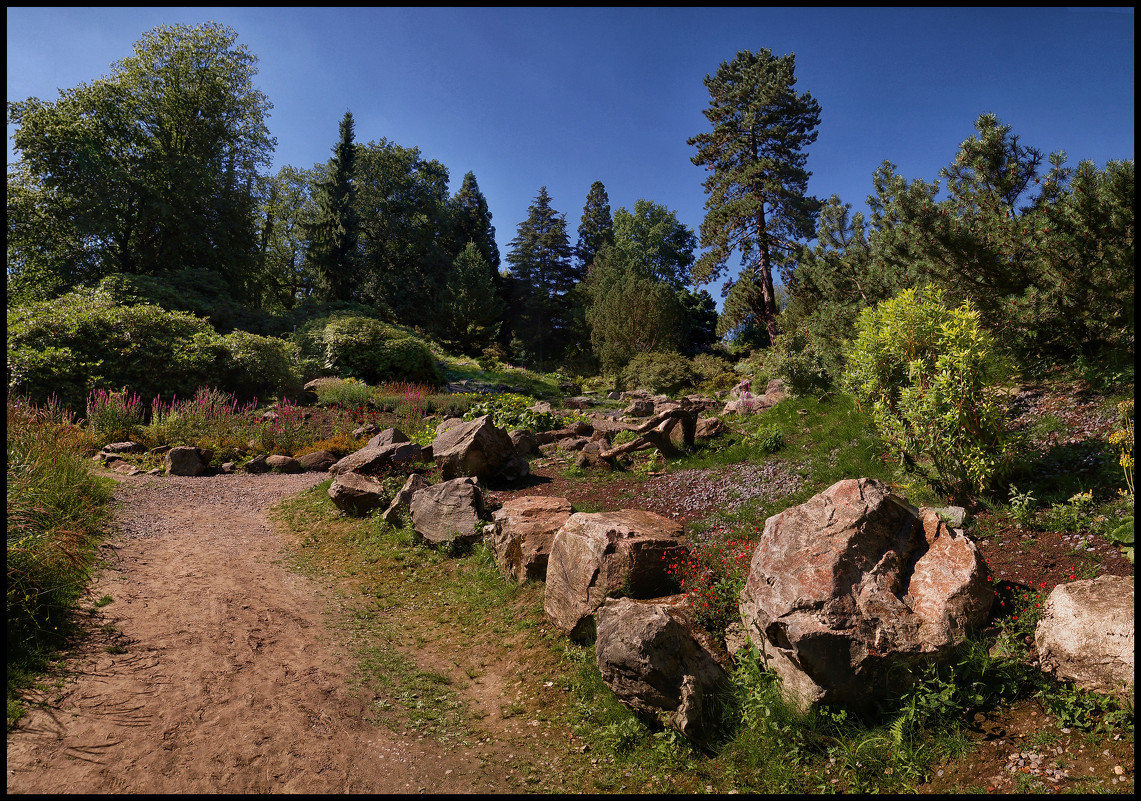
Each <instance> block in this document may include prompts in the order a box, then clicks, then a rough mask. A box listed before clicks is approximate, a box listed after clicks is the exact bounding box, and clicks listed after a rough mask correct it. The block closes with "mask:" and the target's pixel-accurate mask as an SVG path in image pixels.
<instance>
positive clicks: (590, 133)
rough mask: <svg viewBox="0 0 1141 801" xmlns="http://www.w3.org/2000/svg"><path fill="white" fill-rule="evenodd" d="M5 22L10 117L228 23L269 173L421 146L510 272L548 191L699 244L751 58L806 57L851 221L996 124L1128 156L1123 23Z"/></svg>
mask: <svg viewBox="0 0 1141 801" xmlns="http://www.w3.org/2000/svg"><path fill="white" fill-rule="evenodd" d="M7 21H8V99H9V100H22V99H24V98H27V97H31V96H37V97H40V98H42V99H45V100H47V99H54V98H55V97H56V96H57V90H58V89H61V88H70V87H73V86H76V85H78V84H79V83H82V82H86V81H91V80H94V79H97V78H99V77H100V76H103V75H107V74H109V73H110V71H111V70H110V65H111V63H112V62H113V61H115V60H117V59H119V58H123V57H125V56H128V55H130V53H131V48H132V45H133V44H134V43H135V42H136V41H137V40H138V39H139V38H140V37H141V36H142V34H143V33H144V32H145V31H148V30H150V29H151V28H153V27H155V26H157V25H159V24H163V23H166V24H175V23H182V24H195V23H199V22H206V21H216V22H220V23H222V24H225V25H228V26H230V27H231V28H233V29H234V30H235V31H236V32H237V33H238V41H239V42H240V43H243V44H245V45H246V46H247V47H248V48H249V49H250V51H251V52H252V53H253V54H254V55H256V56H257V57H258V58H259V60H260V63H259V74H258V78H257V83H258V86H259V88H260V89H261V90H262V91H264V92H265V93H266V94H267V95H268V96H269V99H270V101H271V102H272V103H273V104H274V109H273V112H272V115H271V117H270V119H269V121H268V122H269V127H270V130H271V133H272V134H273V135H274V136H275V137H276V139H277V150H276V154H275V160H274V168H275V169H276V168H278V167H280V166H283V165H286V164H291V165H294V166H297V167H310V166H312V165H313V164H315V163H317V162H321V161H324V160H326V159H327V158H328V157H329V156H330V154H331V149H332V146H333V145H334V143H335V142H336V139H337V125H338V123H339V121H340V119H341V117H342V116H343V115H344V112H345V111H346V110H351V111H352V112H353V116H354V118H355V120H356V132H357V140H358V141H361V142H366V141H375V140H379V139H382V138H385V139H388V140H389V141H391V142H395V143H397V144H400V145H403V146H408V147H412V146H415V147H418V148H420V151H421V154H422V155H423V156H424V157H425V158H430V159H436V160H438V161H440V162H441V163H442V164H444V165H445V166H446V167H447V168H448V170H449V172H450V175H451V184H450V187H451V190H452V191H453V192H454V191H456V190H457V189H458V188H459V185H460V182H461V181H462V179H463V176H464V174H465V173H466V172H468V171H469V170H470V171H472V172H474V173H475V176H476V179H477V181H478V182H479V186H480V189H481V190H482V191H483V193H484V195H485V196H486V198H487V201H488V205H489V207H490V209H491V213H492V215H493V220H492V222H493V224H494V225H495V227H496V234H497V237H496V238H497V240H498V243H499V247H500V251H501V253H503V254H504V255H505V254H506V253H507V251H508V250H509V244H508V243H509V242H510V240H511V239H512V238H513V237H514V236H515V233H516V228H517V226H518V224H519V223H520V222H521V221H522V220H523V219H525V217H526V216H527V207H528V206H529V205H530V204H531V203H532V202H533V200H534V198H535V196H536V195H537V194H538V191H539V187H541V186H546V187H547V189H548V192H549V193H550V195H551V198H552V205H553V206H554V208H555V209H557V210H558V211H560V212H563V213H565V214H566V219H567V226H568V229H569V231H570V233H571V239H572V244H573V243H574V241H575V240H576V239H577V233H576V232H577V228H578V225H579V221H580V217H581V215H582V207H583V204H584V203H585V200H586V194H587V192H588V191H589V189H590V186H591V184H592V183H593V182H594V181H602V182H603V183H604V184H605V186H606V189H607V193H608V194H609V197H610V205H611V209H612V210H616V209H617V208H618V207H620V206H625V207H626V208H632V207H633V205H634V202H635V201H636V200H638V199H640V198H646V199H649V200H653V201H655V202H657V203H660V204H662V205H664V206H666V207H668V208H669V209H671V210H673V211H675V212H676V213H677V216H678V219H679V220H680V221H681V222H683V223H685V224H686V225H688V226H690V227H691V228H692V229H694V231H695V232H696V231H697V230H698V229H699V226H700V224H701V221H702V219H703V218H704V214H705V211H704V204H705V199H706V198H705V194H704V191H703V190H702V187H701V182H702V180H703V171H702V169H701V168H698V167H696V166H694V165H693V164H692V163H691V162H690V157H691V156H692V155H693V153H694V149H693V148H692V147H690V146H689V145H687V144H686V139H687V138H689V137H691V136H693V135H695V134H697V133H700V132H702V131H704V130H706V128H707V122H706V120H705V117H704V116H703V114H702V111H703V109H705V108H706V107H707V106H708V103H709V95H708V92H707V90H706V89H705V87H704V85H703V83H702V79H703V78H704V77H705V76H706V75H707V74H710V73H714V72H716V70H717V68H718V66H719V64H720V63H721V62H723V61H728V60H731V59H732V58H733V57H734V56H735V55H736V54H737V52H738V51H741V50H753V51H755V50H758V49H760V48H762V47H766V48H769V49H770V50H772V51H773V52H774V53H776V54H778V55H783V54H785V53H789V52H793V53H795V54H796V75H797V78H798V83H797V89H798V90H799V91H808V92H811V93H812V95H813V96H814V97H815V98H816V100H817V102H819V103H820V106H821V109H822V113H821V123H820V128H819V138H818V139H817V141H816V143H815V144H814V145H813V146H812V148H811V149H810V150H809V160H808V168H809V169H810V170H811V171H812V173H813V177H812V179H811V181H810V183H809V192H810V193H811V194H814V195H816V196H818V197H821V198H826V197H828V196H829V195H832V194H837V195H839V196H840V197H841V199H842V200H844V202H847V203H851V204H852V205H853V207H854V208H855V209H856V210H861V209H863V208H864V201H865V198H866V197H867V195H868V194H869V193H870V192H871V189H872V185H871V177H872V173H873V171H874V170H875V169H876V167H877V166H878V165H879V164H880V163H881V162H882V161H884V160H885V159H888V160H891V161H892V162H894V163H895V164H896V165H898V172H899V173H900V174H901V175H903V176H905V177H907V178H923V179H925V180H933V179H935V178H936V176H937V173H938V170H939V168H940V167H942V166H944V165H946V164H948V163H949V162H950V161H952V160H953V159H954V155H955V151H956V148H957V146H958V145H959V143H961V142H962V141H963V140H964V139H967V138H968V137H970V136H971V135H972V133H973V131H974V128H973V123H974V121H975V119H976V118H977V117H978V116H979V115H980V114H983V113H987V112H991V113H994V114H997V115H998V117H999V119H1000V120H1002V122H1004V123H1005V124H1008V125H1011V126H1013V129H1014V132H1015V133H1016V134H1018V135H1019V136H1020V137H1021V142H1022V144H1024V145H1029V146H1033V147H1036V148H1038V149H1040V150H1041V151H1042V152H1043V153H1044V154H1048V153H1050V152H1053V151H1056V150H1065V151H1066V153H1067V155H1068V157H1069V164H1070V165H1071V166H1073V165H1076V164H1077V162H1078V161H1081V160H1086V159H1088V160H1091V161H1093V162H1095V164H1096V165H1097V166H1099V167H1100V166H1103V165H1104V164H1105V162H1106V161H1110V160H1124V159H1132V158H1133V157H1134V153H1133V147H1134V85H1133V84H1134V69H1133V50H1134V44H1133V41H1134V27H1133V23H1134V14H1133V10H1132V9H1131V8H1101V9H1080V10H1079V9H1064V8H1030V9H895V8H892V9H874V8H848V9H839V8H819V9H813V8H806V9H780V8H756V9H741V8H701V9H695V8H664V9H653V8H637V9H621V8H619V9H606V8H601V9H567V8H561V9H479V8H462V9H454V8H453V9H444V8H416V9H402V8H374V9H336V8H333V9H312V8H279V9H273V8H270V9H265V8H257V9H249V8H150V9H148V8H55V9H53V8H35V9H29V8H11V7H9V8H8V10H7ZM8 133H9V136H11V133H12V131H11V129H9V132H8ZM12 160H13V152H12V150H11V142H10V141H9V151H8V161H9V163H11V162H12ZM710 289H711V291H712V293H713V295H714V296H715V297H718V296H719V291H718V286H713V287H710ZM719 305H720V304H719Z"/></svg>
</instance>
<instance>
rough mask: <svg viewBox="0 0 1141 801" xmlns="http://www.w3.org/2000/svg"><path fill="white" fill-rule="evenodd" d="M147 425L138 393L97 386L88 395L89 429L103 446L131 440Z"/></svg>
mask: <svg viewBox="0 0 1141 801" xmlns="http://www.w3.org/2000/svg"><path fill="white" fill-rule="evenodd" d="M142 425H143V403H142V399H141V398H140V397H139V396H138V394H131V393H129V392H127V390H126V389H123V390H121V391H119V392H108V391H107V390H105V389H97V390H95V391H94V392H92V393H91V394H90V395H89V396H88V398H87V430H88V431H90V432H91V435H92V436H93V437H95V439H96V440H97V441H98V442H99V444H101V445H107V444H108V443H111V442H119V441H121V440H125V439H130V438H131V437H132V436H134V434H135V432H136V431H137V430H138V429H139V428H141V427H142Z"/></svg>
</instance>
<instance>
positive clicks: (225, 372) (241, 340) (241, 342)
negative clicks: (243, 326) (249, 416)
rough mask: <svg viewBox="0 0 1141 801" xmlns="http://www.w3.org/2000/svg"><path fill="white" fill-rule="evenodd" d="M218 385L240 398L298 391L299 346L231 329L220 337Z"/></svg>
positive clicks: (299, 389)
mask: <svg viewBox="0 0 1141 801" xmlns="http://www.w3.org/2000/svg"><path fill="white" fill-rule="evenodd" d="M220 343H221V346H222V351H223V361H222V375H221V385H222V386H224V387H226V388H227V389H228V390H230V391H231V392H233V393H234V394H235V395H237V396H238V397H241V398H252V397H257V396H259V395H260V396H262V397H266V396H268V395H277V394H292V395H295V396H296V395H297V394H298V393H300V391H301V388H302V386H303V383H304V382H303V381H302V370H301V366H300V356H301V354H300V349H299V348H298V347H297V345H296V344H294V343H292V342H287V341H286V340H284V339H277V338H275V337H263V336H258V335H257V334H249V333H246V332H245V331H234V332H232V333H229V334H226V335H225V336H223V337H221V338H220Z"/></svg>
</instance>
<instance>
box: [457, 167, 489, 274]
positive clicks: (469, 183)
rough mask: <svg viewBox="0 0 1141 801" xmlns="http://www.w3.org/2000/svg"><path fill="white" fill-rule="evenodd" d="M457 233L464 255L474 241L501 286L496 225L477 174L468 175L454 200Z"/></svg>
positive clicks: (470, 173)
mask: <svg viewBox="0 0 1141 801" xmlns="http://www.w3.org/2000/svg"><path fill="white" fill-rule="evenodd" d="M452 206H453V213H454V215H455V217H454V226H455V230H454V233H453V237H454V239H455V244H456V246H457V247H458V248H460V251H461V252H462V251H463V250H465V249H466V248H467V244H468V243H469V242H474V243H475V246H476V248H478V249H479V254H480V256H482V257H483V261H484V263H485V264H487V266H488V270H489V272H490V274H491V278H492V280H493V281H495V283H496V284H497V285H498V283H499V246H498V245H496V244H495V226H494V225H492V224H491V212H490V211H489V210H488V208H487V198H485V197H484V196H483V193H482V192H480V191H479V184H478V183H476V180H475V173H474V172H469V173H468V174H467V175H465V176H464V180H463V184H462V185H461V186H460V190H459V191H458V192H456V194H455V196H454V197H453V198H452Z"/></svg>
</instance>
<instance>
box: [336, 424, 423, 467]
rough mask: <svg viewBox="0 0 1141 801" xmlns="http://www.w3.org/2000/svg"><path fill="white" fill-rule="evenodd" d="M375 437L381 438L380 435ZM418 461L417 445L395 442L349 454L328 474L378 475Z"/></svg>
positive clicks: (367, 447)
mask: <svg viewBox="0 0 1141 801" xmlns="http://www.w3.org/2000/svg"><path fill="white" fill-rule="evenodd" d="M382 433H383V432H382ZM377 436H381V434H378V435H377ZM419 460H420V446H419V445H417V444H416V443H415V442H395V443H392V444H389V445H380V446H378V447H372V446H365V447H364V448H361V449H360V450H359V451H357V452H356V453H350V454H349V455H348V456H346V457H344V458H343V459H341V460H339V461H338V462H337V463H336V464H334V465H333V466H332V467H330V468H329V472H330V473H332V474H333V475H340V474H341V473H348V472H353V473H361V474H362V475H378V474H380V473H383V472H385V471H387V470H388V469H389V468H390V467H393V466H399V465H408V464H412V463H413V462H417V461H419Z"/></svg>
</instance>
